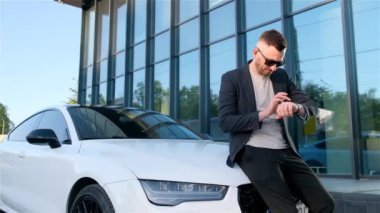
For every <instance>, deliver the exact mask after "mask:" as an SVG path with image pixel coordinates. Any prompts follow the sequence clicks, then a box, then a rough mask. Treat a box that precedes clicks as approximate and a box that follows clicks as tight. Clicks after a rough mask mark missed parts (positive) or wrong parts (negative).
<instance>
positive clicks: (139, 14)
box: [134, 0, 147, 44]
mask: <svg viewBox="0 0 380 213" xmlns="http://www.w3.org/2000/svg"><path fill="white" fill-rule="evenodd" d="M146 5H147V0H138V1H135V25H134V26H135V34H134V35H135V36H134V44H136V43H138V42H139V41H142V40H145V37H146V23H147V22H146V16H147V12H146Z"/></svg>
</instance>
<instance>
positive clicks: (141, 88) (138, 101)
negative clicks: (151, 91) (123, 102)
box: [132, 81, 145, 108]
mask: <svg viewBox="0 0 380 213" xmlns="http://www.w3.org/2000/svg"><path fill="white" fill-rule="evenodd" d="M144 99H145V83H144V82H143V81H140V82H138V83H137V89H136V90H134V91H133V103H132V106H134V107H138V108H143V107H144V103H145V102H144Z"/></svg>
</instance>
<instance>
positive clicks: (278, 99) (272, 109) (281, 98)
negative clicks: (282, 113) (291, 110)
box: [259, 92, 291, 121]
mask: <svg viewBox="0 0 380 213" xmlns="http://www.w3.org/2000/svg"><path fill="white" fill-rule="evenodd" d="M285 101H291V99H290V98H289V97H288V93H286V92H279V93H277V94H275V95H274V96H273V98H272V99H271V101H270V103H269V105H268V106H267V108H266V109H265V110H263V111H261V112H260V113H259V119H260V121H262V120H264V118H267V117H269V116H271V115H273V114H275V113H276V110H277V107H278V105H279V104H281V103H282V102H285Z"/></svg>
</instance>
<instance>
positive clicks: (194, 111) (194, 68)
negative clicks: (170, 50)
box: [179, 50, 200, 131]
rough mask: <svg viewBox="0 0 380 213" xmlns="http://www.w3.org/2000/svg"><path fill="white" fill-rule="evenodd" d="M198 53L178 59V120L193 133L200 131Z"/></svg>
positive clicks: (188, 54)
mask: <svg viewBox="0 0 380 213" xmlns="http://www.w3.org/2000/svg"><path fill="white" fill-rule="evenodd" d="M199 67H200V66H199V51H198V50H196V51H193V52H190V53H187V54H184V55H181V56H180V57H179V119H180V120H181V121H182V122H183V123H184V124H186V125H187V126H188V127H190V128H191V129H193V130H195V131H200V123H199V97H200V87H199V82H200V79H199V77H200V71H199Z"/></svg>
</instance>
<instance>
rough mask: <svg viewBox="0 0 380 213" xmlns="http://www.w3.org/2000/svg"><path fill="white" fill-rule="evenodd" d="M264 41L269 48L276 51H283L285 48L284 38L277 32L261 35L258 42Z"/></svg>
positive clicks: (269, 31)
mask: <svg viewBox="0 0 380 213" xmlns="http://www.w3.org/2000/svg"><path fill="white" fill-rule="evenodd" d="M260 40H261V41H264V42H265V43H267V44H268V45H269V46H274V47H275V48H276V49H277V50H278V51H280V52H281V51H283V50H284V49H285V48H286V47H287V45H288V44H287V43H286V39H285V37H284V36H283V35H282V34H281V33H280V32H278V31H277V30H268V31H265V32H263V33H262V34H261V36H260V38H259V41H260Z"/></svg>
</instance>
